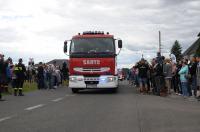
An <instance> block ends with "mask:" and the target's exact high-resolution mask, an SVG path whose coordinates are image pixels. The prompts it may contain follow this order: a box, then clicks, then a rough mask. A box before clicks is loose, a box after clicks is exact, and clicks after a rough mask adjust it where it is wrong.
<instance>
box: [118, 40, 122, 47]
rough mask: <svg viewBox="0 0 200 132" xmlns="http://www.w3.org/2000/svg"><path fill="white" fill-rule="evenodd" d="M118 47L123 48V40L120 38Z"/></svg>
mask: <svg viewBox="0 0 200 132" xmlns="http://www.w3.org/2000/svg"><path fill="white" fill-rule="evenodd" d="M118 48H120V49H121V48H122V40H118Z"/></svg>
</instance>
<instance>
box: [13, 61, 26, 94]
mask: <svg viewBox="0 0 200 132" xmlns="http://www.w3.org/2000/svg"><path fill="white" fill-rule="evenodd" d="M22 62H23V60H22V58H20V59H19V63H18V64H17V65H15V69H14V72H15V74H16V82H17V85H16V88H14V95H17V91H18V92H19V94H18V95H19V96H24V94H23V84H24V80H25V76H26V75H25V74H26V67H25V65H24V64H23V63H22Z"/></svg>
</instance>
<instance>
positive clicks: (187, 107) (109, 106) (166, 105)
mask: <svg viewBox="0 0 200 132" xmlns="http://www.w3.org/2000/svg"><path fill="white" fill-rule="evenodd" d="M5 98H6V100H7V101H4V102H0V132H200V103H199V102H191V101H188V100H184V99H183V98H181V97H158V96H153V95H140V94H138V93H137V92H136V90H135V88H133V87H130V86H129V85H128V84H127V82H122V83H121V84H120V88H119V91H118V93H110V92H108V91H96V90H92V91H84V92H81V93H79V94H72V93H71V91H70V90H69V89H67V88H64V87H62V88H59V89H57V90H40V91H35V92H31V93H27V94H26V96H24V97H14V96H6V97H5Z"/></svg>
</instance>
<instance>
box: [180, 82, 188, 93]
mask: <svg viewBox="0 0 200 132" xmlns="http://www.w3.org/2000/svg"><path fill="white" fill-rule="evenodd" d="M181 87H182V93H183V96H188V95H189V93H188V82H181Z"/></svg>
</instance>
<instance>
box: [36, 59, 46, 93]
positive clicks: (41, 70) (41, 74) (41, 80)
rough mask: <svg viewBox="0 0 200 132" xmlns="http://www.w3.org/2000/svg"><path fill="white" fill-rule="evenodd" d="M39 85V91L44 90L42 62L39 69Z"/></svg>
mask: <svg viewBox="0 0 200 132" xmlns="http://www.w3.org/2000/svg"><path fill="white" fill-rule="evenodd" d="M37 83H38V89H44V67H43V64H42V62H40V63H39V66H38V69H37Z"/></svg>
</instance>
